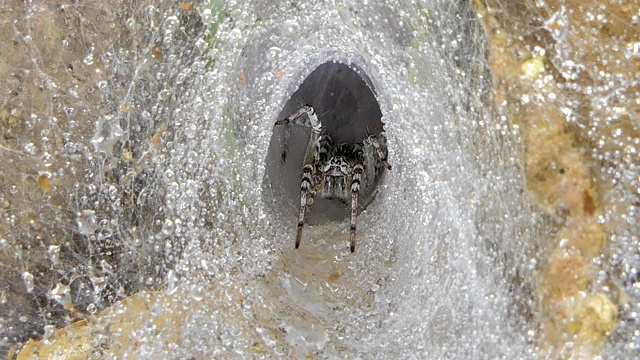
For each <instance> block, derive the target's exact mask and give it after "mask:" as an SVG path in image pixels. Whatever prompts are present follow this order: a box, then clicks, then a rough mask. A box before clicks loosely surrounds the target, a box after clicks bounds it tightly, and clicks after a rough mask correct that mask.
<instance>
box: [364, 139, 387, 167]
mask: <svg viewBox="0 0 640 360" xmlns="http://www.w3.org/2000/svg"><path fill="white" fill-rule="evenodd" d="M381 141H382V144H383V145H384V146H383V145H380V142H381ZM367 142H368V143H369V144H371V145H373V147H374V148H375V149H376V152H377V153H378V157H379V158H380V162H382V164H383V165H384V167H386V168H387V170H391V164H389V161H388V160H387V156H388V155H389V150H388V149H387V146H386V145H387V136H386V135H385V133H384V132H381V133H380V134H378V135H377V136H376V135H369V137H367Z"/></svg>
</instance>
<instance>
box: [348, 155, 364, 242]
mask: <svg viewBox="0 0 640 360" xmlns="http://www.w3.org/2000/svg"><path fill="white" fill-rule="evenodd" d="M363 172H364V167H363V166H362V164H361V163H358V164H356V165H355V166H354V167H353V178H352V179H351V236H350V244H351V245H350V247H351V252H354V251H356V221H357V218H358V194H359V193H360V182H361V181H362V173H363Z"/></svg>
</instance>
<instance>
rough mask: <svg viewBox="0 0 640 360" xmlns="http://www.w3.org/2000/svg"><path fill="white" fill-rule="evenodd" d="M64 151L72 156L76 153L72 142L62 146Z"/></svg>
mask: <svg viewBox="0 0 640 360" xmlns="http://www.w3.org/2000/svg"><path fill="white" fill-rule="evenodd" d="M64 151H66V152H67V153H69V154H73V153H74V152H76V144H75V143H72V142H68V143H66V144H64Z"/></svg>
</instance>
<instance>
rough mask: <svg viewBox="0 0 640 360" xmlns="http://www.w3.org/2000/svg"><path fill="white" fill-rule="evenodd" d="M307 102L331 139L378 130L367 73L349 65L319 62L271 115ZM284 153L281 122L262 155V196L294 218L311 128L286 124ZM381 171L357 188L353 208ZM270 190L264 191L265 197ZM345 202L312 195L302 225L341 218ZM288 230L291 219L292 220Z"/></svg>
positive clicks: (364, 201) (369, 193)
mask: <svg viewBox="0 0 640 360" xmlns="http://www.w3.org/2000/svg"><path fill="white" fill-rule="evenodd" d="M305 104H310V105H312V106H313V107H314V108H315V110H316V114H317V115H318V117H319V119H320V121H321V122H322V126H323V133H326V134H329V135H330V136H331V137H332V138H333V139H334V141H335V143H336V144H341V143H345V142H353V141H359V140H362V139H363V138H365V137H366V136H368V135H371V134H374V135H377V134H379V133H380V132H382V131H383V125H384V124H383V123H382V120H381V119H382V112H381V111H380V105H379V104H378V100H377V98H376V95H375V93H374V89H373V86H372V84H371V81H370V80H369V78H368V76H367V75H365V74H364V72H363V71H362V70H360V69H359V68H357V67H356V66H355V65H346V64H342V63H335V62H328V63H325V64H322V65H320V66H319V67H318V68H316V69H315V70H314V71H313V72H311V74H309V76H308V77H307V78H306V79H305V80H304V82H303V83H302V85H300V87H299V88H298V90H297V91H296V92H295V93H294V94H293V95H292V96H291V99H289V100H288V101H287V102H286V103H285V105H284V107H283V109H282V111H281V112H280V114H278V118H277V119H272V120H273V121H274V122H275V121H276V120H278V119H284V118H286V117H287V116H289V115H291V113H293V112H294V111H296V110H298V109H299V108H300V107H301V106H302V105H305ZM290 131H291V135H290V137H289V139H288V141H287V146H288V152H287V156H286V159H285V161H284V163H283V162H282V153H283V148H284V146H283V136H284V126H275V127H274V130H273V134H272V136H271V143H270V145H269V152H268V154H267V158H266V166H267V171H266V177H265V189H267V188H270V189H271V191H270V192H269V191H266V194H267V196H266V200H267V201H268V202H270V206H271V208H272V209H274V210H275V211H277V212H278V213H279V214H280V215H282V216H285V217H286V218H291V219H294V218H295V217H297V215H298V209H299V206H300V181H301V179H302V166H303V162H304V154H305V151H306V148H307V144H308V142H309V137H310V134H311V129H310V128H307V127H304V126H300V125H291V126H290ZM383 175H384V171H383V172H382V173H381V175H380V176H378V177H377V178H376V179H374V181H373V182H372V184H371V186H369V187H367V188H366V189H365V190H363V191H361V192H360V198H359V206H358V207H359V208H360V210H362V209H364V208H365V207H366V206H367V205H368V204H369V203H370V202H371V201H372V200H373V198H374V196H375V191H376V190H375V189H376V185H377V183H378V182H379V181H380V178H381V177H382V176H383ZM269 195H270V196H269ZM349 209H350V204H344V203H343V202H341V201H340V200H338V199H332V200H328V199H323V198H322V197H320V196H316V197H315V200H314V203H313V205H312V206H311V211H308V212H307V214H306V216H305V220H306V221H305V222H306V223H308V224H311V225H313V224H321V223H325V222H328V221H335V220H342V219H344V218H346V217H347V216H348V215H349ZM291 226H292V229H295V223H294V222H293V221H292V225H291Z"/></svg>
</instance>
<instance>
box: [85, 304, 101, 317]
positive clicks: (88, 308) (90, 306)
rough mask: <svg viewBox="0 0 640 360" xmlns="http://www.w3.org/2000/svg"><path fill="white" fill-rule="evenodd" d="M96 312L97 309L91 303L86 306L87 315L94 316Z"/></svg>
mask: <svg viewBox="0 0 640 360" xmlns="http://www.w3.org/2000/svg"><path fill="white" fill-rule="evenodd" d="M97 311H98V308H97V307H96V305H95V304H94V303H91V304H89V305H87V312H88V313H89V314H92V315H93V314H95V313H96V312H97Z"/></svg>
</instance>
